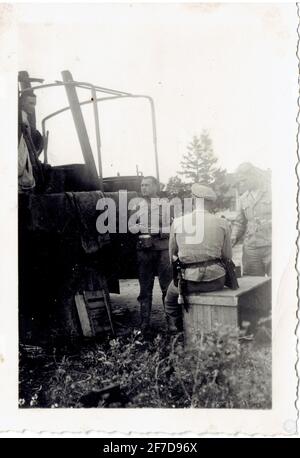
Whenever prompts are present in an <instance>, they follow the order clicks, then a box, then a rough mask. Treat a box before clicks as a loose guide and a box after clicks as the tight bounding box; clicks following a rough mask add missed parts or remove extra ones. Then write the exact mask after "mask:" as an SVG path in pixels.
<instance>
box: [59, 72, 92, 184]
mask: <svg viewBox="0 0 300 458" xmlns="http://www.w3.org/2000/svg"><path fill="white" fill-rule="evenodd" d="M61 74H62V78H63V81H64V82H65V83H72V82H73V78H72V75H71V73H70V72H69V71H68V70H64V71H63V72H61ZM65 89H66V93H67V97H68V100H69V104H70V109H71V112H72V116H73V120H74V123H75V127H76V131H77V135H78V139H79V143H80V147H81V151H82V154H83V157H84V160H85V163H86V165H87V167H88V169H89V173H90V176H91V179H93V180H97V181H99V177H98V173H97V169H96V164H95V160H94V156H93V152H92V148H91V145H90V141H89V136H88V133H87V130H86V126H85V122H84V119H83V115H82V111H81V106H80V103H79V99H78V95H77V92H76V88H75V86H74V85H72V84H66V85H65ZM99 188H100V189H101V184H100V181H99Z"/></svg>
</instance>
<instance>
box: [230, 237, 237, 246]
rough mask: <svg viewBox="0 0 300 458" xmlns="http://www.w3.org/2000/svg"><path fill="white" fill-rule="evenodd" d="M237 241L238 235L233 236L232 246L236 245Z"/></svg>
mask: <svg viewBox="0 0 300 458" xmlns="http://www.w3.org/2000/svg"><path fill="white" fill-rule="evenodd" d="M236 243H237V239H236V237H231V246H232V247H234V245H236Z"/></svg>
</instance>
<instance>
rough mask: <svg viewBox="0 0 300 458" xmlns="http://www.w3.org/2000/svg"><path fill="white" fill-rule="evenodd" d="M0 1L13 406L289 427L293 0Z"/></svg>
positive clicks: (207, 427) (216, 426)
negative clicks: (7, 99) (9, 91)
mask: <svg viewBox="0 0 300 458" xmlns="http://www.w3.org/2000/svg"><path fill="white" fill-rule="evenodd" d="M11 7H12V5H11ZM5 8H6V9H5ZM1 9H2V11H3V12H4V13H3V17H6V18H8V19H7V22H5V21H4V22H3V23H4V24H5V23H6V24H9V23H10V24H14V25H13V26H12V27H13V37H14V43H13V48H11V49H15V50H16V52H15V54H14V53H10V54H9V53H8V54H7V55H8V57H9V56H10V57H11V58H12V59H13V62H14V65H13V73H14V75H15V80H14V81H13V80H11V81H9V82H8V83H7V84H8V85H9V87H10V88H13V87H14V88H15V89H14V91H15V95H14V98H15V107H14V113H13V114H14V125H11V123H10V127H9V131H8V132H7V137H8V136H9V135H8V134H10V133H12V135H14V139H13V145H14V146H15V151H14V150H13V148H12V147H11V150H10V156H11V161H12V165H9V166H7V167H8V168H7V169H5V167H4V168H2V170H12V173H14V176H13V178H12V183H14V184H13V186H14V188H13V199H14V200H13V202H15V205H14V207H15V210H16V215H15V223H16V224H15V226H14V230H13V232H11V234H12V237H13V238H14V244H15V245H14V246H15V249H14V252H13V253H15V254H16V256H15V258H16V263H15V264H14V268H15V273H16V280H15V282H14V283H10V285H7V286H6V289H5V291H6V292H5V293H3V296H2V297H3V299H9V296H10V292H11V291H12V289H13V290H14V293H11V294H13V297H14V298H15V299H16V301H15V300H14V301H13V302H16V303H14V305H12V304H7V305H6V307H7V308H9V307H10V308H11V309H12V311H11V312H10V313H12V314H13V315H12V316H14V326H15V329H14V336H16V339H15V347H14V348H15V356H17V358H16V359H17V362H16V364H17V371H16V372H17V375H16V376H17V384H16V386H15V390H16V391H15V394H14V396H15V399H16V400H17V405H15V409H17V411H18V412H19V413H22V414H24V415H27V414H26V412H30V415H31V417H30V418H32V419H33V421H34V422H36V423H35V424H36V425H38V418H36V420H35V419H34V416H35V415H34V414H35V411H36V414H37V415H43V413H44V412H45V414H47V412H49V415H50V412H51V415H56V413H54V411H57V412H60V413H59V415H61V417H59V418H62V416H63V415H64V414H63V412H65V415H66V417H65V418H68V419H69V420H70V421H71V417H70V416H68V415H69V414H68V412H71V411H70V409H73V410H72V412H73V413H74V412H75V413H76V415H77V412H78V414H79V413H80V414H81V413H82V414H83V415H85V417H84V418H86V419H87V420H85V421H86V422H87V423H86V422H85V423H83V424H84V425H85V426H83V425H82V426H78V425H79V424H80V425H81V423H80V420H79V417H77V416H76V419H77V418H78V422H79V423H77V426H74V430H78V428H80V429H81V428H83V429H81V430H82V431H84V429H85V428H87V427H88V426H87V425H88V418H89V412H90V413H92V412H101V415H102V417H101V418H102V422H103V421H104V422H105V420H103V419H105V418H106V415H108V416H107V419H108V420H107V421H108V423H107V425H108V424H110V425H112V424H113V418H114V417H113V416H114V413H115V414H117V412H118V415H122V412H126V411H127V410H128V409H129V410H128V412H129V414H130V415H132V416H134V415H135V414H137V415H142V412H144V413H145V415H147V412H148V411H149V412H152V414H151V415H153V416H152V417H151V419H152V420H151V421H153V423H152V426H150V423H149V425H148V427H147V425H146V423H145V428H146V431H152V430H153V424H155V418H158V417H157V415H158V413H159V415H162V417H161V420H160V421H161V423H160V421H158V423H157V425H158V426H157V429H159V428H165V429H164V430H168V427H167V426H162V425H163V424H164V425H166V424H168V418H170V419H171V418H172V420H170V424H169V427H170V428H172V427H174V423H175V417H174V420H173V417H172V415H173V414H174V413H175V412H176V411H180V412H182V415H187V416H189V417H186V418H189V420H188V422H187V425H188V426H187V427H184V425H183V424H182V426H181V427H180V426H179V423H178V426H176V428H178V429H177V431H180V430H183V431H185V430H188V431H189V430H192V429H191V426H189V425H190V424H193V420H192V419H193V418H197V417H195V415H198V413H199V415H207V416H206V417H204V416H203V419H202V420H201V421H200V420H199V423H198V422H197V420H195V421H196V423H195V424H194V425H193V428H196V430H197V431H198V432H199V433H200V432H226V431H227V430H228V431H229V430H230V431H231V432H232V433H236V432H248V433H250V434H251V433H263V432H264V431H266V433H269V434H271V433H281V434H294V433H295V431H296V410H295V406H296V396H297V394H296V383H297V382H296V372H295V364H296V345H297V339H296V334H295V332H296V324H297V323H296V311H297V296H296V294H297V291H296V289H297V282H296V277H297V275H296V268H295V265H296V239H297V226H296V224H297V223H296V212H297V207H296V202H297V200H296V199H297V175H296V165H297V142H296V136H297V128H298V127H297V122H296V118H297V109H298V107H297V96H298V91H299V88H298V81H297V78H298V60H297V39H298V37H297V27H298V16H297V5H296V4H284V3H282V4H280V3H278V4H261V3H258V4H257V3H256V4H251V3H249V4H245V3H233V4H229V3H94V4H92V3H87V4H85V5H84V4H80V3H79V4H72V3H69V4H60V3H53V4H38V3H31V4H29V3H28V4H27V3H21V4H18V5H14V7H12V9H10V6H9V4H6V7H5V5H4V4H1ZM10 15H11V16H10ZM10 17H11V18H14V19H13V20H11V21H10V20H9V18H10ZM7 30H8V32H7V37H8V36H9V27H8V29H7ZM4 37H5V33H4ZM7 40H8V38H7ZM9 43H11V41H10V42H9ZM8 48H9V46H8ZM9 49H10V48H9ZM6 61H7V59H6V60H5V59H3V62H4V64H5V62H6ZM1 65H2V64H1ZM3 68H4V70H5V69H8V68H9V64H7V68H6V67H5V65H4V66H3ZM11 74H12V72H11V73H10V75H11ZM3 87H4V86H3ZM7 87H8V86H7ZM4 92H5V91H4V90H3V91H2V92H1V94H2V95H3V94H4ZM10 119H12V117H10ZM12 158H13V159H12ZM6 161H7V162H6V163H7V164H8V163H9V161H8V159H6ZM9 189H10V190H11V188H10V187H9ZM2 198H5V190H4V193H2ZM13 234H14V235H13ZM7 237H8V233H6V234H3V237H1V238H2V241H4V244H5V243H6V241H7ZM8 266H10V264H8ZM1 268H2V266H1ZM3 268H4V263H3ZM8 269H10V267H8ZM6 278H7V279H8V277H6ZM1 334H2V330H1ZM2 335H3V336H4V337H3V342H4V343H5V342H6V337H5V336H6V333H5V330H4V334H2ZM5 345H6V344H5ZM5 345H4V348H5ZM3 354H4V353H3ZM279 361H280V362H279ZM289 374H293V375H292V376H291V377H290V376H289ZM11 389H12V387H11ZM283 393H285V394H283ZM283 396H284V397H283ZM278 399H279V401H278ZM284 406H285V407H284ZM49 409H51V410H49ZM153 409H154V410H153ZM120 412H121V413H120ZM139 412H140V413H139ZM164 412H165V414H164ZM239 413H241V415H244V417H242V416H241V417H240V418H244V420H243V421H242V420H241V422H242V423H243V425H244V424H247V426H241V424H240V423H239ZM219 414H220V415H222V419H223V420H222V424H223V425H224V424H226V423H228V425H227V426H220V424H221V423H220V422H221V417H220V416H219ZM164 415H165V417H164ZM180 415H181V414H180ZM192 415H194V416H192ZM212 415H216V418H217V420H216V423H214V417H213V416H212ZM226 415H228V417H226ZM230 415H231V416H230ZM248 415H249V423H247V420H245V419H247V418H248V417H247V416H248ZM256 415H257V416H256ZM24 418H26V417H24ZM27 418H29V417H27ZM41 418H44V417H42V416H41ZM51 418H52V419H54V417H53V416H52V417H51ZM57 418H58V417H57ZM120 418H121V417H120ZM122 418H123V417H122ZM124 418H125V417H124ZM138 418H142V417H138ZM205 418H206V420H205ZM226 418H228V422H227V421H226ZM273 418H274V426H273V427H272V419H273ZM49 419H50V417H49ZM231 419H232V422H231ZM268 419H269V420H268ZM69 420H68V421H69ZM30 421H31V420H30ZM74 421H75V417H74ZM76 421H77V420H76ZM135 421H136V422H137V423H138V422H139V421H141V420H135ZM149 421H150V420H149ZM141 422H142V421H141ZM144 422H146V420H144ZM164 422H165V423H164ZM244 422H245V423H244ZM137 423H135V424H137ZM68 424H71V423H68ZM61 425H62V424H61ZM104 426H105V425H103V424H102V426H101V430H104V429H105V428H104ZM60 427H61V428H63V426H59V425H58V424H57V425H56V426H54V421H53V420H52V428H54V429H52V430H56V431H59V429H58V428H60ZM127 427H128V428H130V430H137V431H138V430H140V429H139V428H141V430H143V428H144V427H142V423H141V424H140V426H137V427H136V429H135V428H134V427H133V426H132V423H131V420H130V421H128V425H127ZM151 427H152V429H151ZM50 428H51V427H50ZM68 428H69V430H72V427H71V426H68ZM99 428H100V426H99ZM124 428H125V429H126V427H125V426H124ZM124 428H123V430H125V429H124ZM147 428H148V429H147ZM180 428H181V429H180ZM243 428H244V429H243ZM33 429H34V428H33ZM46 429H47V427H46V426H45V427H43V430H46ZM94 429H97V428H95V427H94ZM115 429H116V430H117V427H116V428H115Z"/></svg>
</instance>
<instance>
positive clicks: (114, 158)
mask: <svg viewBox="0 0 300 458" xmlns="http://www.w3.org/2000/svg"><path fill="white" fill-rule="evenodd" d="M295 8H296V6H295V5H293V4H133V5H132V4H122V5H119V4H115V5H111V4H110V5H109V4H102V5H99V4H98V5H97V4H85V5H80V4H79V5H74V4H73V5H62V4H58V5H55V4H53V5H47V4H45V5H35V6H34V8H28V6H27V5H22V4H19V5H18V14H19V26H18V64H19V65H18V66H19V69H20V70H27V71H28V72H29V74H30V75H31V76H33V77H40V78H44V79H45V82H53V81H55V80H61V79H62V77H61V71H62V70H70V71H71V73H72V75H73V78H74V79H75V80H77V81H87V82H91V83H94V84H97V85H99V86H103V87H108V88H112V89H118V90H122V91H126V92H130V93H134V94H146V95H149V96H151V97H152V98H153V100H154V103H155V110H156V124H157V141H158V153H159V168H160V179H161V181H162V182H166V181H167V180H168V179H169V178H170V177H171V176H173V175H175V174H176V172H177V171H178V170H180V161H181V159H182V155H183V154H184V153H185V152H186V147H187V145H188V143H189V142H190V141H191V140H192V137H193V136H194V135H200V134H201V132H202V130H203V129H205V130H207V131H208V132H209V134H210V136H211V138H212V141H213V148H214V152H215V154H216V155H217V157H218V159H219V164H220V166H222V167H224V168H226V169H227V170H228V171H229V172H232V171H234V170H235V169H236V167H237V166H238V165H239V164H240V163H242V162H252V163H254V164H255V165H256V166H258V167H261V168H264V169H266V168H271V169H273V168H274V167H278V165H276V164H275V163H274V157H278V155H281V156H283V157H286V155H288V154H289V153H290V154H294V150H295V138H294V137H293V136H292V132H293V129H294V124H295V109H296V99H295V93H296V92H297V76H296V75H297V61H296V48H295V46H296V42H295V30H296V27H297V18H296V15H295ZM37 96H38V97H39V98H38V111H37V114H38V123H39V122H40V121H41V119H42V118H43V117H44V116H46V115H47V114H49V113H50V112H52V111H55V110H56V109H59V108H61V107H64V106H66V105H67V98H66V95H65V92H64V89H63V88H58V89H48V90H43V91H39V92H37ZM79 96H80V100H86V99H88V98H90V96H91V94H90V93H89V92H88V91H81V92H80V94H79ZM91 110H92V109H91V107H90V108H88V109H85V110H84V116H85V119H86V123H87V128H88V132H89V136H90V141H91V144H92V147H93V151H96V142H95V130H94V125H93V120H92V116H91ZM99 112H100V129H101V137H102V164H103V173H104V176H113V175H116V173H118V172H119V173H120V174H121V175H132V174H135V173H136V166H138V169H139V170H140V171H142V172H143V173H144V175H146V174H154V173H155V168H154V152H153V143H152V130H151V118H150V111H149V106H148V105H147V102H145V101H142V100H140V99H139V100H121V101H112V102H103V103H101V104H100V105H99ZM38 125H39V124H38ZM47 126H48V128H49V131H50V137H49V160H50V163H53V164H63V163H72V162H82V156H81V152H80V148H79V143H78V140H77V138H76V133H75V130H74V127H73V125H72V122H71V120H70V115H69V114H68V115H63V116H61V117H58V118H57V119H56V120H55V121H51V122H49V124H48V125H47ZM290 132H291V135H290Z"/></svg>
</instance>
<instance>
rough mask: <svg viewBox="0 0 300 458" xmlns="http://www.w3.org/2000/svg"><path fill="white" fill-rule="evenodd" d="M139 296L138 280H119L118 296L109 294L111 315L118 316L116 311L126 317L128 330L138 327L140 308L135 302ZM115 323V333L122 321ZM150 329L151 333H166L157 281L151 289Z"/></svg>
mask: <svg viewBox="0 0 300 458" xmlns="http://www.w3.org/2000/svg"><path fill="white" fill-rule="evenodd" d="M138 294H139V282H138V280H120V294H111V295H110V298H111V304H112V310H113V314H114V315H115V316H116V315H118V311H120V312H121V315H123V314H125V315H126V324H127V326H128V328H131V329H134V328H136V329H138V328H139V325H140V307H139V303H138V301H137V296H138ZM115 320H116V322H117V332H118V331H119V330H120V327H122V326H120V325H122V323H123V321H124V320H123V319H120V320H118V317H117V316H116V318H115ZM151 327H152V329H153V332H154V333H155V334H156V333H164V332H165V331H166V320H165V314H164V309H163V304H162V299H161V291H160V288H159V284H158V280H157V278H156V279H155V282H154V288H153V303H152V312H151Z"/></svg>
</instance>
